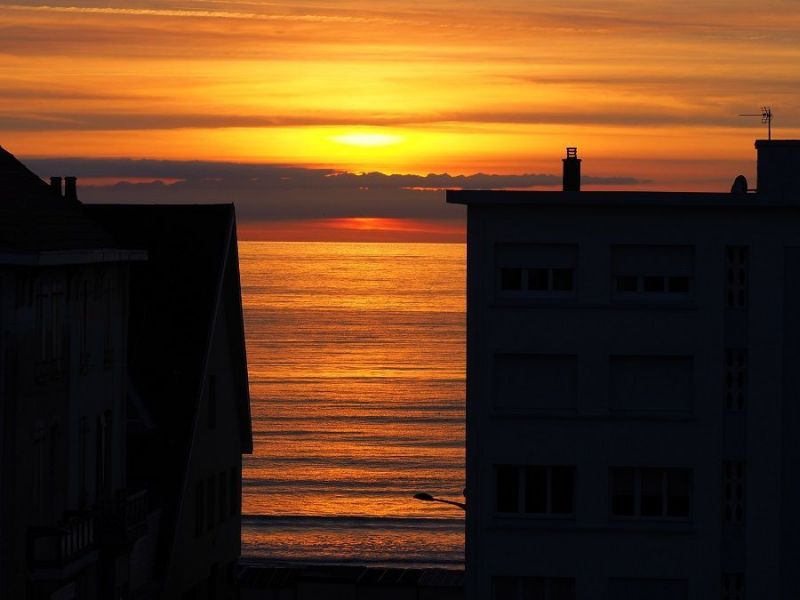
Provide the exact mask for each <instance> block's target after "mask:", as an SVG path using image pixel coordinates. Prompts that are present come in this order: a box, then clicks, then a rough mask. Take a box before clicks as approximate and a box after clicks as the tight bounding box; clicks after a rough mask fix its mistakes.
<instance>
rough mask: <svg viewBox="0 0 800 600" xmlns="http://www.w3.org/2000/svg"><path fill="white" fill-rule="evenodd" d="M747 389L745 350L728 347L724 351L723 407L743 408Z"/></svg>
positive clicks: (735, 409)
mask: <svg viewBox="0 0 800 600" xmlns="http://www.w3.org/2000/svg"><path fill="white" fill-rule="evenodd" d="M746 390H747V351H746V350H742V349H728V350H726V351H725V408H726V409H728V410H733V411H739V410H744V406H745V392H746Z"/></svg>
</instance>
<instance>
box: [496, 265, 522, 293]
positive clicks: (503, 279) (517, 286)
mask: <svg viewBox="0 0 800 600" xmlns="http://www.w3.org/2000/svg"><path fill="white" fill-rule="evenodd" d="M500 289H501V290H503V291H518V290H522V269H519V268H505V269H500Z"/></svg>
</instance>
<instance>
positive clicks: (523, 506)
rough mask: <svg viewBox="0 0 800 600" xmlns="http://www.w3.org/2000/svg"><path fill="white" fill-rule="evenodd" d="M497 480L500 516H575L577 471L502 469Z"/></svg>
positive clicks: (526, 467) (543, 468)
mask: <svg viewBox="0 0 800 600" xmlns="http://www.w3.org/2000/svg"><path fill="white" fill-rule="evenodd" d="M495 477H496V483H497V504H496V507H497V512H499V513H525V514H531V515H553V516H558V515H562V516H568V515H572V514H573V513H574V510H575V508H574V507H575V467H561V466H521V465H499V466H497V467H496V468H495Z"/></svg>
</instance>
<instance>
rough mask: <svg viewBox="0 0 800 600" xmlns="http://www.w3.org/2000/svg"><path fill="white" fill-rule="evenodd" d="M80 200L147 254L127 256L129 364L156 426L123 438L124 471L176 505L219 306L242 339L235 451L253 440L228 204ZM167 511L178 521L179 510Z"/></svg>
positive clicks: (125, 242)
mask: <svg viewBox="0 0 800 600" xmlns="http://www.w3.org/2000/svg"><path fill="white" fill-rule="evenodd" d="M86 208H87V210H88V213H89V214H90V215H91V216H92V218H94V219H96V220H97V221H98V222H99V223H102V225H103V226H104V227H105V228H106V229H108V230H109V231H110V232H111V233H112V234H113V235H114V237H115V238H116V240H117V242H118V243H119V244H121V245H122V246H123V247H136V248H141V249H143V250H146V251H147V256H148V260H147V261H146V262H141V263H134V264H132V265H131V271H130V272H131V281H130V317H129V325H128V330H129V344H128V364H129V374H130V377H131V380H132V382H133V385H134V386H135V391H136V393H137V394H138V396H139V398H140V399H141V402H142V403H143V404H144V405H145V408H146V410H147V411H148V413H149V416H150V417H151V418H152V421H153V423H154V426H155V430H154V431H152V432H150V434H149V435H147V436H146V437H145V438H142V439H140V440H138V441H137V440H136V439H129V447H128V457H129V467H130V468H129V470H130V477H131V479H132V480H136V479H137V478H138V479H140V480H146V481H147V482H148V484H149V486H150V488H151V492H153V493H154V494H155V495H156V496H157V497H161V498H162V499H163V500H164V501H165V505H166V506H175V505H176V504H177V501H178V500H179V499H180V497H181V493H182V492H183V485H184V478H185V473H186V469H187V466H188V461H189V452H190V449H191V442H192V438H193V435H194V427H195V422H196V420H197V419H196V417H197V412H198V405H199V401H200V394H201V390H202V386H203V385H204V382H205V376H206V360H207V356H208V352H209V349H210V345H211V340H212V335H213V325H214V319H215V315H217V313H218V311H219V310H221V309H223V308H224V309H225V310H227V311H229V315H230V316H232V317H233V318H231V319H229V320H230V322H231V325H232V330H231V335H233V336H236V337H237V338H239V339H240V341H241V344H238V342H237V344H234V345H233V347H232V357H231V358H232V363H233V364H234V365H235V368H236V369H237V371H238V373H234V374H233V377H232V379H233V380H234V381H235V382H237V384H238V387H239V390H237V391H238V392H239V393H238V394H237V397H238V398H239V399H240V405H239V406H237V409H238V411H239V416H240V424H241V445H242V451H243V452H249V451H251V449H252V439H251V432H250V412H249V410H250V409H249V406H250V399H249V393H248V389H247V363H246V358H245V354H244V328H243V324H242V313H241V292H240V289H239V272H238V255H237V253H236V222H235V213H234V208H233V205H232V204H215V205H180V206H169V205H145V206H142V205H87V206H86ZM239 346H240V347H239ZM237 354H238V355H237ZM153 486H155V487H153ZM165 517H166V518H167V519H171V520H172V523H171V525H172V526H174V525H175V522H174V519H175V518H176V515H174V514H172V515H170V514H167V515H165ZM167 530H170V527H169V526H168V527H167ZM170 542H171V540H163V543H165V544H167V545H168V544H169V543H170ZM162 551H163V552H167V551H168V550H167V549H166V548H163V547H162ZM165 558H166V557H165Z"/></svg>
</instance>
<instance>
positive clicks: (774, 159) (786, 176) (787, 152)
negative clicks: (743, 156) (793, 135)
mask: <svg viewBox="0 0 800 600" xmlns="http://www.w3.org/2000/svg"><path fill="white" fill-rule="evenodd" d="M756 151H757V152H758V174H757V176H758V193H759V195H761V196H764V197H766V198H767V199H768V200H788V201H794V202H800V178H798V176H797V174H798V172H800V140H756Z"/></svg>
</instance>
